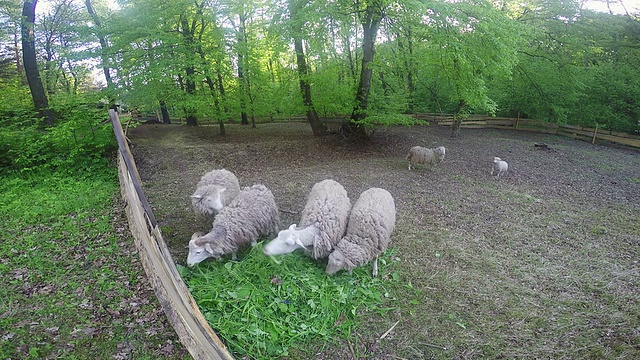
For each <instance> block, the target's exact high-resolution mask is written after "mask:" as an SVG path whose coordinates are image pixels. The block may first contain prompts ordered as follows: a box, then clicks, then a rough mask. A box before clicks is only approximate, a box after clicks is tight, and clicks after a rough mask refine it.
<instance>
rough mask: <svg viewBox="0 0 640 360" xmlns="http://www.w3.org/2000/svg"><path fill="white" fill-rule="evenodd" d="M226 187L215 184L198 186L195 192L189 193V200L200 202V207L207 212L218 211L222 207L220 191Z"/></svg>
mask: <svg viewBox="0 0 640 360" xmlns="http://www.w3.org/2000/svg"><path fill="white" fill-rule="evenodd" d="M225 190H227V189H226V188H223V187H220V186H217V185H207V186H202V187H199V188H198V189H197V190H196V192H195V193H194V194H193V195H191V199H192V200H191V202H192V203H193V204H194V206H195V204H197V203H201V207H203V208H204V209H206V212H207V213H208V214H213V213H216V212H219V211H220V210H222V209H223V208H224V203H223V201H222V193H224V191H225Z"/></svg>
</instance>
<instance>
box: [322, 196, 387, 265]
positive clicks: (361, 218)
mask: <svg viewBox="0 0 640 360" xmlns="http://www.w3.org/2000/svg"><path fill="white" fill-rule="evenodd" d="M395 224H396V206H395V203H394V201H393V197H392V196H391V194H390V193H389V192H388V191H387V190H384V189H380V188H371V189H369V190H366V191H364V192H363V193H362V194H361V195H360V197H359V198H358V200H357V201H356V203H355V204H354V205H353V208H352V209H351V215H350V218H349V224H348V225H347V233H346V235H345V236H344V237H343V238H342V240H340V242H338V244H337V245H336V249H335V250H334V251H333V252H332V253H331V255H329V262H328V264H327V269H326V273H327V274H329V275H331V274H335V273H336V272H338V271H340V270H342V269H346V270H349V271H351V270H353V269H354V268H356V267H358V266H361V265H364V264H366V263H367V262H369V261H370V260H374V263H373V272H372V275H373V276H374V277H376V276H378V255H380V254H381V253H382V252H384V251H385V250H386V249H387V246H388V245H389V241H390V237H391V233H393V230H394V228H395Z"/></svg>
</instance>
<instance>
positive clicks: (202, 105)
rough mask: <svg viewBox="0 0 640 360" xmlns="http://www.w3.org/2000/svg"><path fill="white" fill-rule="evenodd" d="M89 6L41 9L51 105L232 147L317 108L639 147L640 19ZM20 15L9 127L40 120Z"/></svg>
mask: <svg viewBox="0 0 640 360" xmlns="http://www.w3.org/2000/svg"><path fill="white" fill-rule="evenodd" d="M89 3H91V5H92V8H93V10H94V12H93V14H91V13H90V12H89V11H88V9H87V6H86V5H87V1H86V0H84V1H82V0H40V1H39V2H38V4H39V5H38V8H40V9H41V10H40V11H39V12H38V14H37V16H36V22H35V24H34V25H35V27H34V29H35V33H34V34H35V35H34V36H35V37H34V38H35V47H36V50H37V53H36V54H37V60H38V64H39V70H40V71H41V74H42V79H43V80H44V87H45V89H46V95H48V97H49V98H50V102H51V103H52V104H57V103H60V101H63V102H64V101H67V100H59V99H56V97H61V99H66V98H67V97H68V96H69V95H71V96H79V97H81V98H82V99H86V98H87V97H86V96H85V95H84V94H86V93H94V92H95V93H98V91H99V95H96V96H97V97H98V98H104V99H106V100H107V101H108V102H109V103H114V102H116V103H119V104H122V105H124V106H125V107H126V108H130V109H137V110H138V111H139V112H155V113H159V112H160V109H161V105H164V107H166V110H167V111H168V112H169V113H170V115H171V116H172V117H174V118H181V119H187V120H188V122H189V123H190V124H193V125H195V124H198V123H202V122H213V123H218V124H220V127H221V132H223V131H224V123H225V122H227V121H239V120H240V119H243V118H244V119H245V120H246V122H247V123H250V122H254V123H255V121H256V119H257V120H264V119H270V118H273V117H278V116H294V115H296V116H297V115H301V114H304V113H305V112H306V111H307V110H308V109H309V108H310V107H309V105H305V104H313V108H314V109H315V111H316V113H317V114H318V115H319V116H320V117H333V116H346V117H351V118H355V121H354V124H355V126H356V127H358V126H364V127H376V126H379V125H382V124H383V125H389V124H398V123H407V118H406V117H403V116H399V115H401V114H407V113H413V112H444V113H457V117H458V118H463V117H464V116H465V114H468V113H471V112H476V113H487V114H495V115H503V116H514V117H515V116H520V117H528V118H538V119H543V120H548V121H553V122H561V123H574V124H581V125H587V126H593V125H595V124H596V123H597V124H599V126H601V127H605V128H608V129H612V130H619V131H629V132H634V131H640V129H639V125H638V122H639V119H638V116H639V115H638V107H639V105H638V100H637V99H638V96H637V95H638V81H637V80H636V79H638V72H639V71H640V70H639V67H640V65H639V63H638V61H637V59H638V58H639V57H640V54H639V49H640V46H639V43H640V35H639V34H640V25H639V24H640V21H639V20H638V16H637V15H634V13H633V12H634V11H636V10H634V9H628V10H629V11H630V13H629V14H622V15H618V14H612V13H599V12H593V11H590V10H586V9H584V8H581V4H583V3H582V2H576V1H561V0H527V1H515V0H504V1H499V2H498V1H489V0H474V1H464V2H453V1H443V0H411V1H388V0H385V1H357V2H353V1H342V0H341V1H327V0H313V1H305V2H299V1H297V0H296V1H279V2H278V1H271V0H243V1H230V0H201V1H186V0H179V1H160V0H120V1H118V2H117V4H118V7H117V8H108V7H107V4H108V3H107V1H106V0H93V1H90V2H89ZM291 5H296V6H295V9H296V13H295V14H294V16H293V17H291V9H292V7H291ZM21 10H22V2H20V1H15V0H12V1H4V2H0V22H1V23H2V25H3V26H2V27H1V30H0V44H1V46H0V60H2V61H1V62H0V87H1V88H2V91H3V95H4V96H3V99H2V100H0V111H2V112H3V114H4V116H10V115H11V114H16V116H25V114H28V113H29V112H30V110H29V107H28V104H25V102H24V96H23V95H24V94H25V89H26V80H25V79H26V78H25V77H24V72H23V71H22V62H21V51H20V50H21V49H20V43H21V41H20V40H21V39H20V36H21V34H20V24H21V22H20V20H21V17H20V12H21ZM374 15H375V16H374ZM369 20H375V21H374V22H370V21H369ZM373 25H375V26H373ZM374 28H375V29H376V30H377V31H376V32H375V35H376V36H375V38H374V39H373V41H371V35H372V34H373V32H372V31H370V30H373V29H374ZM367 29H368V30H367ZM364 30H367V32H366V33H365V31H364ZM294 35H295V36H294ZM364 45H366V47H365V46H364ZM365 48H366V49H369V50H371V51H369V50H367V51H369V52H368V53H366V54H365V51H364V50H365ZM296 49H297V50H296ZM296 51H297V52H296ZM297 54H303V58H302V59H303V60H304V63H302V62H300V58H299V57H297V56H296V55H297ZM365 55H366V56H365ZM301 64H303V65H305V66H306V71H305V72H304V73H303V74H302V75H300V74H299V73H298V68H299V67H300V66H301ZM95 68H98V69H101V70H103V71H105V70H108V71H109V74H110V75H111V83H110V89H108V90H107V89H103V90H99V89H97V88H96V87H95V85H94V83H95V82H96V79H95V78H94V77H95V76H96V75H95V73H93V72H92V69H95ZM363 75H364V77H363ZM301 79H302V80H303V81H302V82H301V81H300V80H301ZM99 81H100V82H104V81H102V79H99ZM301 84H302V85H303V88H304V91H303V92H302V93H303V94H307V95H308V96H307V95H305V97H303V96H301V95H300V94H301V90H300V89H301ZM363 85H366V86H367V87H368V89H367V90H366V91H364V92H363V89H364V88H363ZM365 93H366V96H363V95H365ZM303 99H306V100H304V101H303ZM308 99H311V101H310V100H308ZM49 108H52V109H53V108H54V106H53V105H52V106H51V107H49ZM23 109H26V110H23ZM354 109H355V111H354ZM54 113H55V114H59V112H58V111H56V112H54ZM354 114H355V117H354V116H353V115H354ZM350 115H351V116H350ZM63 122H64V121H63ZM15 123H24V122H22V121H21V120H16V122H15ZM319 133H321V132H319Z"/></svg>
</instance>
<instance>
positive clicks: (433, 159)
mask: <svg viewBox="0 0 640 360" xmlns="http://www.w3.org/2000/svg"><path fill="white" fill-rule="evenodd" d="M445 152H446V149H445V147H444V146H438V147H437V148H435V149H428V148H424V147H421V146H414V147H412V148H411V149H410V150H409V153H408V154H407V160H408V161H409V170H411V167H412V166H413V168H414V169H415V167H416V165H417V164H425V165H427V166H428V167H429V168H432V167H434V166H436V165H438V164H440V163H441V162H442V161H443V160H444V154H445Z"/></svg>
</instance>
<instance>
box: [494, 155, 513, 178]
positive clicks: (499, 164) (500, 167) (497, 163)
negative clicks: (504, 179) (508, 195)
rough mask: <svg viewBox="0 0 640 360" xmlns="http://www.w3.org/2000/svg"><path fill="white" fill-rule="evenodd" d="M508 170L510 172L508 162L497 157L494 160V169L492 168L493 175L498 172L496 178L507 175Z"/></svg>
mask: <svg viewBox="0 0 640 360" xmlns="http://www.w3.org/2000/svg"><path fill="white" fill-rule="evenodd" d="M507 170H509V164H507V162H506V161H504V160H502V159H500V158H499V157H497V156H495V157H494V158H493V167H492V168H491V175H493V173H494V172H496V171H497V172H498V175H496V178H499V177H500V175H502V174H506V172H507Z"/></svg>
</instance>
